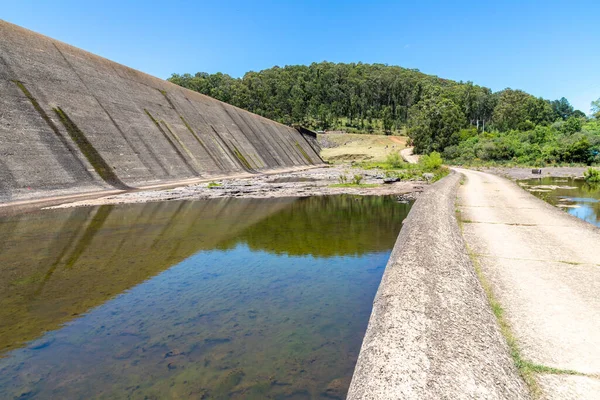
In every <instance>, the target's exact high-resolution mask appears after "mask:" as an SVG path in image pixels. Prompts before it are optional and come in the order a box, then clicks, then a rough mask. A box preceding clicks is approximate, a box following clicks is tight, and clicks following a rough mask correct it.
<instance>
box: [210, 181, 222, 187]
mask: <svg viewBox="0 0 600 400" xmlns="http://www.w3.org/2000/svg"><path fill="white" fill-rule="evenodd" d="M220 186H223V184H221V183H217V182H208V187H209V188H212V187H220Z"/></svg>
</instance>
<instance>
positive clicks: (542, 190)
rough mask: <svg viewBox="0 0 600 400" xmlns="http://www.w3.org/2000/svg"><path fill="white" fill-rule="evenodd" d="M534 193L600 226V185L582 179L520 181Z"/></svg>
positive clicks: (547, 178) (548, 178)
mask: <svg viewBox="0 0 600 400" xmlns="http://www.w3.org/2000/svg"><path fill="white" fill-rule="evenodd" d="M519 184H520V185H522V186H524V187H525V188H526V189H527V190H529V191H530V192H531V193H532V194H534V195H535V196H537V197H539V198H540V199H543V200H545V201H547V202H548V203H550V204H552V205H554V206H557V207H560V208H562V209H563V210H565V211H566V212H568V213H569V214H571V215H574V216H576V217H577V218H580V219H582V220H584V221H587V222H589V223H590V224H594V225H596V226H598V227H600V185H598V184H596V185H590V184H588V183H586V182H585V181H584V180H581V179H573V178H550V177H546V178H537V179H526V180H522V181H519Z"/></svg>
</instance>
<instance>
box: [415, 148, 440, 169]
mask: <svg viewBox="0 0 600 400" xmlns="http://www.w3.org/2000/svg"><path fill="white" fill-rule="evenodd" d="M442 164H444V160H443V159H442V155H441V154H440V153H438V152H437V151H434V152H433V153H431V154H429V155H423V156H421V158H420V159H419V165H420V166H421V168H422V169H423V170H425V171H435V170H438V169H440V168H441V166H442Z"/></svg>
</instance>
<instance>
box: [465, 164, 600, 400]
mask: <svg viewBox="0 0 600 400" xmlns="http://www.w3.org/2000/svg"><path fill="white" fill-rule="evenodd" d="M457 171H459V172H461V173H463V174H464V175H465V176H466V178H467V179H466V182H465V184H464V185H462V186H461V187H460V189H459V195H458V209H459V211H460V213H461V219H462V220H463V232H464V237H465V240H466V242H467V244H468V246H469V248H470V251H471V252H472V253H473V254H474V256H475V258H476V260H477V261H478V263H479V265H480V266H481V270H482V273H483V276H484V278H485V280H487V281H488V282H489V284H490V285H491V288H492V291H493V293H494V295H495V297H496V298H497V300H498V301H499V303H500V304H501V305H502V307H503V309H504V317H505V318H506V319H507V321H508V323H509V325H510V326H511V330H512V332H513V334H514V336H515V338H516V340H517V345H518V347H519V349H520V352H521V356H522V358H523V359H524V360H526V361H528V362H531V363H534V364H538V366H539V368H537V369H536V370H537V371H542V370H544V368H543V367H542V366H545V367H552V368H556V369H558V370H562V371H554V372H553V373H548V372H543V373H542V372H540V373H537V374H536V375H535V378H536V381H537V382H538V384H539V387H540V389H541V391H542V393H543V397H544V398H548V399H599V398H600V296H599V294H600V229H598V228H596V227H594V226H592V225H590V224H587V223H585V222H583V221H580V220H578V219H577V218H575V217H572V216H570V215H568V214H567V213H565V212H563V211H560V210H559V209H557V208H555V207H553V206H551V205H549V204H546V203H545V202H543V201H542V200H539V199H537V198H535V197H534V196H532V195H530V194H528V193H527V192H525V191H524V190H523V189H521V188H520V187H518V186H517V185H516V184H514V183H512V182H510V181H508V180H506V179H504V178H500V177H498V176H495V175H491V174H487V173H483V172H478V171H471V170H463V169H457ZM566 370H572V371H575V372H576V373H577V374H572V373H567V372H566ZM546 371H548V369H546Z"/></svg>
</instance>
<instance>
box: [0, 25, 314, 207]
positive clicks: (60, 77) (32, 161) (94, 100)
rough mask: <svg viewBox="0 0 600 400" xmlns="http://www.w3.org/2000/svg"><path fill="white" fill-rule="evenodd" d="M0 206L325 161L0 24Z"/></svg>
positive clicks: (239, 117)
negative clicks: (103, 190) (49, 197)
mask: <svg viewBox="0 0 600 400" xmlns="http://www.w3.org/2000/svg"><path fill="white" fill-rule="evenodd" d="M0 93H1V96H0V106H1V108H0V154H1V155H2V159H1V163H0V178H2V183H1V184H0V190H1V191H2V193H0V201H2V202H6V201H11V200H19V199H23V198H35V197H38V198H39V197H44V196H48V195H51V194H69V193H75V192H82V191H89V190H98V189H104V188H110V187H113V186H116V187H120V188H124V187H136V186H143V185H146V184H154V183H161V182H169V181H177V180H184V179H190V178H195V177H206V178H210V177H211V176H214V175H221V176H222V175H224V174H234V173H239V172H243V171H250V172H260V171H262V170H267V169H273V168H286V167H296V166H310V165H314V164H320V163H322V160H321V159H320V158H319V156H318V153H317V152H315V150H314V149H313V148H312V147H311V146H310V145H309V143H308V142H307V141H306V140H305V139H304V138H303V136H302V134H300V133H299V132H298V131H297V130H295V129H293V128H290V127H287V126H284V125H281V124H278V123H276V122H274V121H270V120H268V119H265V118H262V117H259V116H257V115H254V114H251V113H249V112H247V111H244V110H240V109H238V108H236V107H233V106H231V105H228V104H225V103H222V102H220V101H217V100H215V99H212V98H210V97H207V96H204V95H201V94H199V93H196V92H192V91H189V90H187V89H184V88H181V87H179V86H176V85H173V84H171V83H170V82H166V81H163V80H161V79H158V78H154V77H152V76H149V75H146V74H144V73H142V72H140V71H136V70H133V69H131V68H128V67H125V66H123V65H120V64H117V63H114V62H112V61H109V60H106V59H104V58H101V57H98V56H96V55H93V54H91V53H88V52H85V51H82V50H80V49H77V48H75V47H72V46H69V45H67V44H64V43H61V42H58V41H55V40H53V39H50V38H48V37H45V36H42V35H39V34H37V33H34V32H31V31H28V30H26V29H23V28H20V27H18V26H15V25H12V24H10V23H7V22H4V21H0Z"/></svg>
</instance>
